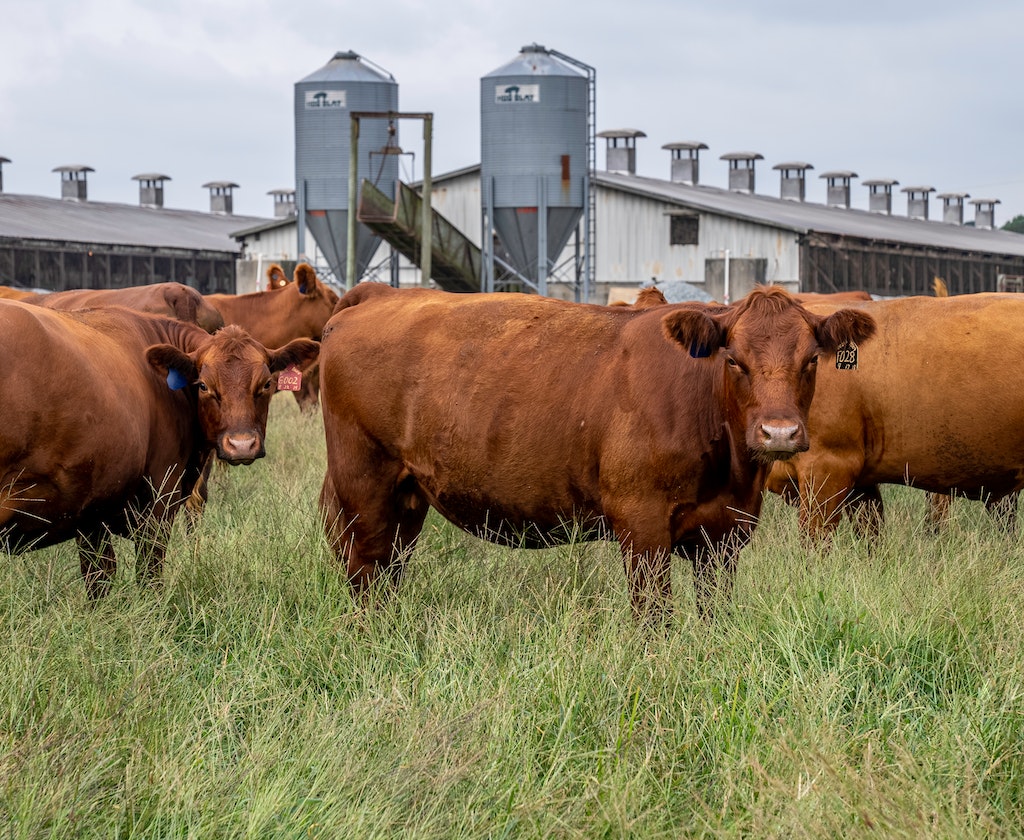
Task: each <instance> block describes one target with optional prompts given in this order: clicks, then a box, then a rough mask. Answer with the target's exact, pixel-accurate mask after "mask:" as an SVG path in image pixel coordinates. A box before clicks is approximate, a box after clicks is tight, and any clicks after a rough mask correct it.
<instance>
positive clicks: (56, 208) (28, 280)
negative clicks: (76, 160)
mask: <svg viewBox="0 0 1024 840" xmlns="http://www.w3.org/2000/svg"><path fill="white" fill-rule="evenodd" d="M58 171H60V172H61V183H62V197H61V198H45V197H41V196H30V195H13V194H9V193H0V283H3V284H4V285H10V286H22V287H26V288H33V289H43V290H46V291H63V290H65V289H80V288H93V289H119V288H123V287H126V286H137V285H143V284H147V283H160V282H165V281H176V282H178V283H184V284H186V285H188V286H192V287H194V288H196V289H198V290H199V291H200V292H202V293H204V294H206V293H210V292H235V291H236V290H237V281H236V263H237V262H238V261H239V259H240V258H241V257H242V255H243V246H242V245H241V244H239V242H238V241H237V240H236V239H235V238H234V237H233V234H234V233H235V232H236V231H238V230H240V229H243V228H247V227H250V228H251V227H252V226H254V225H255V224H256V223H258V222H260V223H262V222H265V221H266V219H259V218H256V217H251V216H235V215H233V214H232V201H231V198H232V196H231V190H232V189H233V188H234V187H236V186H237V185H236V184H231V183H229V182H211V183H210V184H205V185H204V187H205V188H208V189H209V190H210V212H209V213H201V212H197V211H193V210H173V209H170V208H166V207H164V206H163V184H164V181H166V180H169V179H168V176H166V175H159V174H144V175H137V176H135V180H138V181H139V205H138V206H135V205H131V204H115V203H110V202H98V201H89V200H88V195H87V183H86V175H87V173H88V172H90V171H92V170H91V168H90V167H87V166H69V167H58ZM247 291H248V289H247Z"/></svg>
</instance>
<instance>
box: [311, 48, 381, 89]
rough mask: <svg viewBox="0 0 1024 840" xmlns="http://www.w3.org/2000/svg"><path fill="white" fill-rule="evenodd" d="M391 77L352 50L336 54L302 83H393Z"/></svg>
mask: <svg viewBox="0 0 1024 840" xmlns="http://www.w3.org/2000/svg"><path fill="white" fill-rule="evenodd" d="M394 81H395V77H394V76H392V75H391V74H390V73H389V72H388V71H387V70H385V69H384V68H383V67H378V66H377V65H375V64H373V62H371V61H369V60H367V59H365V58H363V56H361V55H359V54H358V53H356V52H353V51H352V50H345V51H342V52H336V53H335V54H334V56H333V57H332V58H331V60H330V61H328V62H327V63H326V64H325V65H324V66H323V67H321V68H320V69H319V70H315V71H314V72H312V73H310V74H309V75H308V76H306V77H305V78H304V79H299V84H302V83H303V82H394Z"/></svg>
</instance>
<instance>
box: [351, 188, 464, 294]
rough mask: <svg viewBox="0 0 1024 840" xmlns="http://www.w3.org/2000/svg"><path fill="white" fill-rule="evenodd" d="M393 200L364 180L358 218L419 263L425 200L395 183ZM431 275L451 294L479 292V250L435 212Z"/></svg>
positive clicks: (433, 213)
mask: <svg viewBox="0 0 1024 840" xmlns="http://www.w3.org/2000/svg"><path fill="white" fill-rule="evenodd" d="M396 190H397V193H398V198H397V200H396V201H392V200H391V199H390V198H388V197H387V196H386V195H385V194H384V193H383V192H381V191H380V190H379V189H378V188H377V187H375V186H374V185H373V184H372V183H371V182H370V181H368V180H365V179H364V180H363V182H362V186H361V188H360V193H359V210H358V213H357V214H356V219H357V220H358V221H360V222H362V223H363V224H364V225H366V227H368V228H369V229H370V230H372V231H373V232H374V233H376V234H377V235H378V236H380V237H381V238H382V239H384V240H385V241H386V242H387V243H388V244H389V245H391V246H392V247H393V248H395V249H396V250H397V251H398V252H399V253H401V254H402V255H403V256H405V257H406V258H408V259H409V260H410V261H411V262H412V263H414V264H415V265H419V264H420V252H421V251H422V239H423V234H422V231H423V222H422V214H423V199H422V198H421V197H420V195H419V193H417V192H416V191H415V190H414V189H413V188H412V187H410V186H409V185H408V184H404V183H402V182H401V181H396ZM431 222H432V224H431V237H432V241H431V262H430V267H431V270H430V276H431V278H432V279H433V280H434V282H436V283H437V285H438V286H440V287H441V288H442V289H445V290H446V291H449V292H479V291H480V289H481V286H480V278H481V276H482V275H481V264H482V263H481V255H480V249H479V248H478V247H477V246H476V245H474V244H473V243H472V242H471V241H470V240H469V239H468V238H467V237H466V235H465V234H463V233H462V231H460V230H459V229H458V228H457V227H455V225H453V224H452V223H451V222H449V221H448V220H447V219H446V218H444V216H442V215H441V214H440V213H438V212H437V211H436V210H433V211H432V212H431Z"/></svg>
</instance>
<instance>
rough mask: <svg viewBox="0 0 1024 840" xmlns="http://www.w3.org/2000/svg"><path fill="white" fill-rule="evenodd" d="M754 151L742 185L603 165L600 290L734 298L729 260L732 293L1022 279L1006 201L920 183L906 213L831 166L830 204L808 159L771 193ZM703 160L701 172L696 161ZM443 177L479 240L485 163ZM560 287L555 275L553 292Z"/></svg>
mask: <svg viewBox="0 0 1024 840" xmlns="http://www.w3.org/2000/svg"><path fill="white" fill-rule="evenodd" d="M668 145H672V146H674V145H677V144H668ZM683 145H685V146H689V145H691V144H683ZM693 145H696V144H693ZM754 159H755V158H753V157H751V166H750V168H749V170H747V171H746V175H745V177H746V179H747V180H745V181H744V184H743V186H734V187H732V188H730V189H724V188H719V187H712V186H706V185H703V184H700V183H699V182H693V181H690V182H687V181H682V180H672V174H673V173H677V172H678V167H677V166H674V164H676V163H677V162H678V161H677V159H675V158H673V159H671V160H670V159H668V158H666V162H665V164H666V174H668V175H669V176H670V177H668V178H666V179H665V180H659V179H656V178H647V177H641V176H638V175H636V174H635V169H627V170H616V171H609V170H607V169H606V170H603V171H598V172H596V173H595V175H594V177H593V179H592V185H593V191H594V194H595V199H596V200H595V210H596V212H595V215H596V219H595V222H596V224H595V226H594V227H595V231H596V236H595V248H594V253H595V258H594V266H595V284H594V295H593V297H592V300H593V301H594V302H598V303H600V302H604V301H606V300H607V299H608V295H609V294H612V295H613V296H615V295H626V294H627V293H628V292H629V290H631V289H632V290H635V289H637V288H639V287H640V286H643V285H649V284H651V283H656V284H658V285H659V286H662V287H668V288H671V287H672V285H673V284H674V283H676V282H678V281H682V282H683V283H685V284H687V285H688V286H690V287H696V288H697V289H699V290H702V291H704V292H705V293H706V294H707V296H709V297H711V298H713V299H716V300H724V299H725V297H726V289H725V283H726V280H725V277H726V270H727V269H726V265H727V263H728V273H729V286H730V288H729V297H730V298H731V299H736V298H737V297H740V296H742V295H744V294H746V293H747V292H748V291H749V290H750V289H751V288H752V287H753V285H754V284H755V283H780V284H782V285H784V286H786V287H787V288H789V289H790V290H791V291H797V290H799V291H804V292H835V291H847V290H854V289H859V290H866V291H868V292H870V293H871V294H872V295H875V296H880V297H896V296H903V295H915V294H931V292H932V281H933V279H934V278H935V277H940V278H942V280H943V281H944V282H945V283H946V285H947V286H948V288H949V291H950V293H951V294H965V293H969V292H986V291H997V290H1006V289H1009V290H1012V291H1016V290H1019V288H1020V280H1021V277H1022V276H1024V236H1021V235H1020V234H1017V233H1012V232H1008V231H1003V230H998V229H995V227H994V223H993V214H994V206H995V204H996V203H997V202H996V201H995V200H987V201H986V200H981V201H975V202H972V203H968V204H967V208H971V207H973V209H974V218H973V219H965V218H964V211H965V209H967V208H965V204H964V202H963V198H964V197H963V196H962V195H959V194H954V195H946V194H943V195H941V196H936V197H935V198H936V199H937V201H941V202H942V206H941V210H940V212H939V213H938V214H936V213H935V208H930V207H928V196H927V193H924V197H923V199H921V200H917V199H911V198H910V194H909V193H908V198H907V204H908V208H907V213H898V212H896V211H895V208H894V207H893V203H894V199H896V196H894V195H893V194H892V192H891V189H885V188H883V189H881V190H878V191H877V194H876V190H875V188H874V186H873V185H869V188H871V189H872V193H871V196H870V198H871V200H872V201H873V202H874V203H876V204H877V206H878V209H871V210H860V209H856V208H854V207H851V206H850V204H849V201H850V185H849V182H850V179H851V178H853V177H855V176H854V175H853V173H839V174H835V173H826V174H827V175H828V176H829V181H830V183H831V181H833V180H836V181H843V182H845V183H842V184H840V186H839V187H838V188H835V187H832V186H830V187H829V188H828V189H829V202H830V203H826V204H818V203H812V202H810V201H806V200H805V199H804V193H803V189H804V184H803V178H804V174H805V173H806V171H807V170H806V169H801V170H798V171H799V172H800V175H799V178H798V179H796V180H798V181H799V192H798V193H797V195H796V196H794V197H789V195H788V193H789V191H790V190H792V189H793V184H792V181H793V180H794V176H792V175H790V176H789V177H788V178H787V175H786V172H787V170H786V169H783V170H780V178H779V185H778V189H779V194H777V195H774V196H772V195H762V194H758V193H755V192H754V170H753V162H754ZM804 166H806V165H804ZM807 168H808V169H809V167H807ZM691 171H692V173H693V177H696V175H697V172H696V167H694V169H693V170H691ZM788 171H790V172H792V171H796V170H788ZM433 186H434V190H435V192H434V195H433V199H432V203H433V206H434V209H435V210H436V211H437V212H439V213H441V214H442V215H444V216H445V217H447V218H449V219H451V220H453V221H455V220H458V223H459V224H460V226H461V225H465V227H464V228H463V230H464V232H465V234H466V236H467V237H469V238H471V239H473V240H474V242H477V243H479V241H480V232H479V228H478V227H477V228H474V227H472V225H471V223H472V221H474V220H475V219H477V218H479V213H480V210H479V207H480V167H479V166H474V167H469V168H466V169H462V170H459V171H457V172H453V173H450V174H447V175H439V176H435V178H434V184H433ZM886 186H889V187H891V185H889V184H887V185H886ZM784 196H785V197H784ZM879 197H880V198H879ZM910 213H914V215H909V214H910ZM924 214H928V215H924ZM936 215H938V218H936ZM573 248H574V243H573V242H570V243H569V245H567V247H566V250H565V252H564V253H563V254H562V255H561V257H560V258H559V260H558V261H557V263H558V264H564V263H566V262H570V261H571V259H572V251H573ZM380 256H381V257H383V256H384V254H383V252H382V254H381V255H380ZM406 273H408V274H410V275H411V276H410V277H409V278H408V282H410V283H413V282H418V273H415V272H414V269H413V268H412V267H411V266H409V265H408V263H406V267H405V268H404V269H403V274H406ZM559 291H563V293H564V290H562V289H559V287H557V286H553V287H552V289H551V291H550V293H551V294H556V295H557V294H559Z"/></svg>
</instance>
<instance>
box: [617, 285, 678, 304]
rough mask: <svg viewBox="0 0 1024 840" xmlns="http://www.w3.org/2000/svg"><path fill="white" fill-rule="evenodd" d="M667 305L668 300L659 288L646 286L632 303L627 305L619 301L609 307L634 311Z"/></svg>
mask: <svg viewBox="0 0 1024 840" xmlns="http://www.w3.org/2000/svg"><path fill="white" fill-rule="evenodd" d="M667 303H668V300H667V299H666V298H665V295H664V294H663V293H662V291H661V289H659V288H658V287H657V286H644V288H642V289H641V290H640V291H639V292H638V293H637V296H636V300H635V301H633V302H632V303H627V302H626V301H624V300H617V301H614V302H612V303H610V304H608V305H609V306H629V307H631V308H633V309H650V308H651V307H653V306H664V305H665V304H667Z"/></svg>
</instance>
